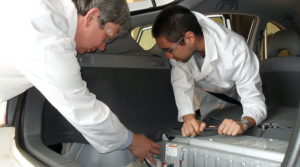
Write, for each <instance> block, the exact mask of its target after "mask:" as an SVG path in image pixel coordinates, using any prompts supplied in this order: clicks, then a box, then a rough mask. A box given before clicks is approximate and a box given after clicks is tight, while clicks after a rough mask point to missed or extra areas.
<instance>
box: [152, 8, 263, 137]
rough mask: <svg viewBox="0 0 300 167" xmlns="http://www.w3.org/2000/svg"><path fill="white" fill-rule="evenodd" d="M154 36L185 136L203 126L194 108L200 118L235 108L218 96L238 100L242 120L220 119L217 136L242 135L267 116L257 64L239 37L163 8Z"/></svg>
mask: <svg viewBox="0 0 300 167" xmlns="http://www.w3.org/2000/svg"><path fill="white" fill-rule="evenodd" d="M152 34H153V36H154V38H155V39H156V42H157V44H158V46H159V47H160V48H161V49H162V50H163V51H164V52H165V56H166V57H167V58H168V59H170V63H171V65H172V71H171V82H172V86H173V90H174V94H175V100H176V104H177V108H178V112H179V114H178V120H179V121H184V124H183V126H182V128H181V133H182V135H183V136H195V135H198V134H200V133H201V132H202V131H203V130H204V128H205V126H206V124H205V122H203V121H200V120H197V119H196V117H195V110H197V109H200V112H201V117H202V118H203V117H205V116H206V115H207V114H208V113H209V112H211V111H212V110H215V109H220V108H225V107H228V106H232V105H233V104H230V103H228V102H226V101H228V100H226V99H225V100H226V101H224V98H220V96H217V94H222V95H223V97H224V96H225V97H227V99H228V98H229V99H231V100H232V99H237V98H239V99H240V102H241V104H242V106H243V115H242V117H241V120H232V119H224V120H223V122H222V123H221V124H220V125H219V127H218V133H219V134H226V135H233V136H235V135H237V134H242V133H244V132H245V131H246V130H247V129H248V128H249V127H251V126H255V125H258V124H259V123H261V122H262V121H263V120H264V119H265V118H266V114H267V113H266V105H265V102H264V100H265V99H264V95H263V93H262V89H261V79H260V76H259V62H258V60H257V57H256V55H255V53H254V52H253V51H252V50H251V49H249V47H248V46H247V43H246V42H245V40H244V39H243V38H242V37H241V36H240V35H238V34H236V33H234V32H232V31H230V30H228V29H227V28H225V27H223V26H222V25H219V24H217V23H215V22H214V21H213V20H211V19H209V18H207V17H205V16H204V15H202V14H200V13H197V12H191V11H190V10H188V9H187V8H185V7H181V6H172V7H169V8H166V9H165V10H163V11H162V12H161V13H160V14H159V15H158V16H157V18H156V20H155V22H154V24H153V27H152ZM197 100H198V102H199V103H200V104H199V106H196V105H195V104H196V102H197ZM233 101H234V100H233Z"/></svg>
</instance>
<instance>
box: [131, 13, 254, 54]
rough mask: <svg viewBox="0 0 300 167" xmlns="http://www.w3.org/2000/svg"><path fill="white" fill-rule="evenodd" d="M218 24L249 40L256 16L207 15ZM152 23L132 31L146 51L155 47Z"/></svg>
mask: <svg viewBox="0 0 300 167" xmlns="http://www.w3.org/2000/svg"><path fill="white" fill-rule="evenodd" d="M207 17H209V18H211V19H212V20H214V21H215V22H217V23H218V24H222V25H224V26H226V27H227V28H228V29H230V30H233V31H235V32H237V33H238V34H240V35H242V36H243V37H244V38H245V39H246V40H247V41H248V40H249V38H250V36H251V29H252V28H253V24H255V22H256V17H254V16H248V15H239V14H224V15H207ZM151 29H152V25H141V26H138V27H135V28H134V29H133V30H132V31H131V37H132V38H133V39H134V40H135V41H136V42H137V43H138V44H139V45H140V46H141V47H142V48H143V49H144V50H146V51H149V50H151V49H156V48H154V46H155V44H156V41H155V39H154V38H153V37H152V34H151Z"/></svg>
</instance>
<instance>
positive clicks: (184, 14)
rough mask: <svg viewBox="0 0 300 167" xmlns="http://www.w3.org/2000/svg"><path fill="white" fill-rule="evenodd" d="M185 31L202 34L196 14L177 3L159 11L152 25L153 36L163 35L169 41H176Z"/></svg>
mask: <svg viewBox="0 0 300 167" xmlns="http://www.w3.org/2000/svg"><path fill="white" fill-rule="evenodd" d="M187 31H192V32H193V33H195V34H196V35H197V36H200V37H202V36H203V32H202V28H201V26H200V24H199V23H198V20H197V18H196V16H195V15H194V14H193V13H192V12H191V11H190V10H189V9H187V8H185V7H182V6H177V5H175V6H171V7H168V8H166V9H164V10H163V11H161V12H160V13H159V15H158V16H157V18H156V19H155V21H154V23H153V26H152V35H153V37H154V38H158V37H161V36H164V37H165V38H166V39H167V40H168V41H170V42H176V41H178V40H179V39H180V38H182V37H184V34H185V33H186V32H187Z"/></svg>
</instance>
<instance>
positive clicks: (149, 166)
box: [144, 158, 151, 167]
mask: <svg viewBox="0 0 300 167" xmlns="http://www.w3.org/2000/svg"><path fill="white" fill-rule="evenodd" d="M144 161H145V163H146V164H147V166H148V167H151V165H150V164H149V162H148V161H147V159H146V158H145V159H144Z"/></svg>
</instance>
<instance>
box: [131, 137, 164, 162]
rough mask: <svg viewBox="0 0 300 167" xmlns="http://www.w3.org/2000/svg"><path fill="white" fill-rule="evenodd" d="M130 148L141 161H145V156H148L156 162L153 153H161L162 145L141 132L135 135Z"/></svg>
mask: <svg viewBox="0 0 300 167" xmlns="http://www.w3.org/2000/svg"><path fill="white" fill-rule="evenodd" d="M128 149H129V150H130V151H131V152H132V154H133V155H134V156H136V157H137V158H138V159H139V160H140V161H141V162H143V161H144V158H147V159H148V160H149V161H151V162H152V163H156V161H155V159H154V158H153V154H160V145H159V144H157V143H154V142H153V141H151V140H150V139H148V138H147V137H146V136H144V135H141V134H134V135H133V140H132V143H131V144H130V145H129V147H128Z"/></svg>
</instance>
